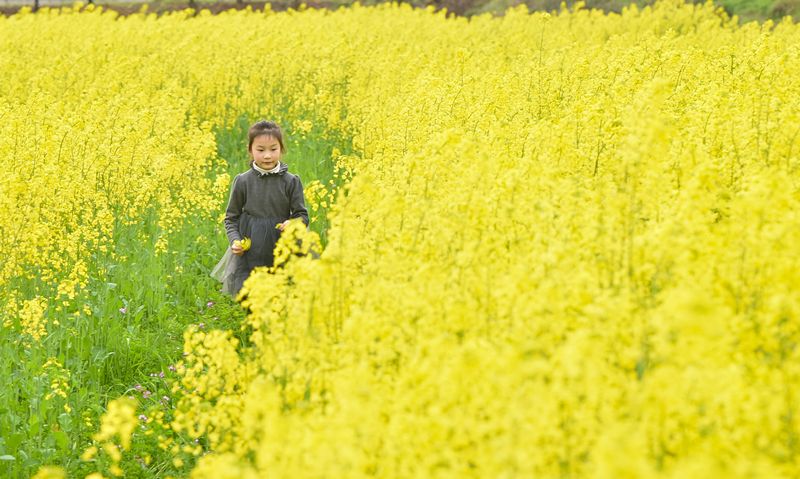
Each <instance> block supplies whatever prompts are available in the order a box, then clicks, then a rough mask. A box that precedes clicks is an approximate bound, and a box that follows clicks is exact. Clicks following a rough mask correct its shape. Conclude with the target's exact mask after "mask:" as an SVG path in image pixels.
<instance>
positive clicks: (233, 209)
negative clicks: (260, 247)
mask: <svg viewBox="0 0 800 479" xmlns="http://www.w3.org/2000/svg"><path fill="white" fill-rule="evenodd" d="M244 201H245V194H244V185H243V184H242V181H241V176H239V175H237V176H236V178H234V179H233V186H231V197H230V199H229V200H228V207H227V208H226V209H225V233H226V234H227V235H228V243H231V244H233V242H234V241H235V240H241V239H242V236H241V235H240V234H239V217H240V216H241V215H242V208H244Z"/></svg>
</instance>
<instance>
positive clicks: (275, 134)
mask: <svg viewBox="0 0 800 479" xmlns="http://www.w3.org/2000/svg"><path fill="white" fill-rule="evenodd" d="M247 136H248V145H247V153H248V154H249V155H250V159H251V162H250V169H249V170H247V171H246V172H244V173H241V174H239V175H236V178H234V179H233V186H232V187H231V197H230V200H229V201H228V207H227V209H226V210H225V231H226V233H227V235H228V241H229V242H230V244H231V247H230V250H229V253H232V254H233V255H234V256H230V255H227V256H228V257H229V259H230V263H229V264H228V265H227V267H226V266H222V265H221V264H220V265H218V267H220V266H222V268H223V269H225V271H226V274H225V275H224V277H223V291H225V292H227V293H229V294H231V295H232V296H233V297H234V298H235V297H236V296H237V295H238V294H239V290H241V289H242V284H243V283H244V280H245V279H247V277H248V276H250V273H251V272H252V271H253V268H255V267H257V266H272V263H273V250H274V249H275V243H277V241H278V238H279V237H280V234H281V232H282V231H283V229H284V228H285V227H286V225H287V224H288V222H289V220H290V219H293V218H300V219H302V220H303V223H305V224H306V226H308V211H307V210H306V206H305V201H304V199H303V184H302V183H301V182H300V177H298V176H297V175H293V174H291V173H289V171H288V169H289V168H288V167H287V166H286V163H281V161H280V160H281V157H282V156H283V154H284V153H285V152H286V148H285V147H284V146H283V134H282V132H281V129H280V127H279V126H278V125H277V124H276V123H274V122H272V121H263V120H262V121H259V122H257V123H255V124H254V125H253V126H251V127H250V130H249V131H248V133H247ZM245 238H249V240H250V247H249V249H247V250H245V248H243V247H242V246H243V245H242V244H241V242H242V240H243V239H245ZM245 243H247V240H246V239H245ZM245 246H246V245H245ZM223 261H225V258H223ZM223 261H220V263H222V262H223Z"/></svg>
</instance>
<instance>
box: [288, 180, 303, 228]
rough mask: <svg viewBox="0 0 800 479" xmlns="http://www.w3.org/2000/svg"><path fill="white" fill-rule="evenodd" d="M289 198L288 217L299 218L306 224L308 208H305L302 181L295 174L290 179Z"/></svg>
mask: <svg viewBox="0 0 800 479" xmlns="http://www.w3.org/2000/svg"><path fill="white" fill-rule="evenodd" d="M290 190H291V191H290V193H291V199H290V202H289V210H290V214H289V218H301V219H302V220H303V223H305V224H306V226H308V210H307V209H306V200H305V197H304V196H303V182H302V181H300V177H299V176H296V175H295V177H294V178H293V180H292V184H291V188H290Z"/></svg>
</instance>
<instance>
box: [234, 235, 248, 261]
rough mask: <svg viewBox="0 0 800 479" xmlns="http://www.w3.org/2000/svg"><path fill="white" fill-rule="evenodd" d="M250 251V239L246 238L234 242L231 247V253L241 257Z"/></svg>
mask: <svg viewBox="0 0 800 479" xmlns="http://www.w3.org/2000/svg"><path fill="white" fill-rule="evenodd" d="M249 249H250V238H248V237H246V236H245V237H244V238H242V239H240V240H234V241H233V244H232V245H231V253H233V254H235V255H237V256H241V255H243V254H244V252H245V251H247V250H249Z"/></svg>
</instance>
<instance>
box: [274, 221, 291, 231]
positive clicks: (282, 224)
mask: <svg viewBox="0 0 800 479" xmlns="http://www.w3.org/2000/svg"><path fill="white" fill-rule="evenodd" d="M288 225H289V220H286V221H284V222H283V223H278V224H277V226H276V228H278V229H279V230H281V231H283V229H284V228H286V226H288Z"/></svg>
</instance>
